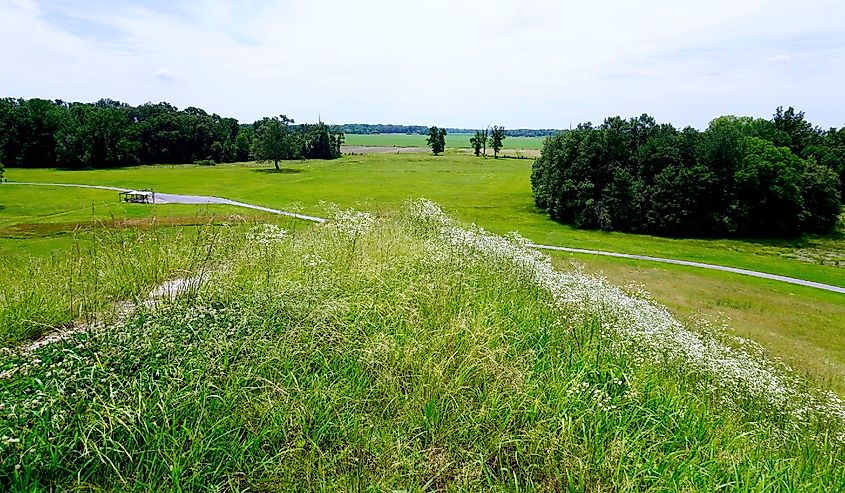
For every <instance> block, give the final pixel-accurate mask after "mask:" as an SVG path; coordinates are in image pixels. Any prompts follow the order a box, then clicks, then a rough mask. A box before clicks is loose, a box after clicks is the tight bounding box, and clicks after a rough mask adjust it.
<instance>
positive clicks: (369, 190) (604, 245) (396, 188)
mask: <svg viewBox="0 0 845 493" xmlns="http://www.w3.org/2000/svg"><path fill="white" fill-rule="evenodd" d="M530 168H531V162H530V161H528V160H514V159H500V160H493V159H489V158H488V159H476V158H472V157H469V156H465V155H461V154H455V153H450V154H447V155H443V156H430V155H425V154H413V155H392V154H386V155H359V156H345V157H343V158H342V159H340V160H337V161H332V162H320V161H305V162H299V161H297V162H291V163H286V164H285V169H283V170H282V172H281V173H275V172H273V170H271V169H268V167H267V165H254V164H247V165H224V166H215V167H203V166H154V167H137V168H122V169H113V170H96V171H57V170H26V169H12V170H9V171H8V172H7V176H8V178H9V179H10V180H14V181H36V182H37V181H40V182H66V183H81V184H95V185H96V184H109V185H114V186H121V187H127V188H145V187H152V188H154V189H156V190H159V191H167V192H172V193H198V194H206V195H218V196H224V197H227V198H231V199H236V200H242V201H246V202H251V203H255V204H259V205H264V206H268V207H277V208H282V209H290V210H296V211H302V212H305V213H309V214H324V213H326V210H327V209H326V207H325V202H330V203H334V204H337V205H339V206H341V207H357V208H361V209H367V210H376V211H390V210H396V209H397V208H398V207H399V206H400V205H401V204H402V203H403V202H404V201H405V200H406V199H408V198H414V197H426V198H429V199H431V200H433V201H435V202H437V203H439V204H441V205H442V206H443V207H445V208H446V209H447V210H448V211H450V212H451V213H454V214H456V215H457V216H458V217H459V218H461V219H463V220H466V221H471V222H477V223H478V224H480V225H482V226H484V227H486V228H488V229H490V230H492V231H494V232H498V233H507V232H508V231H511V230H516V231H519V232H520V233H521V234H523V235H525V236H526V237H528V238H530V239H531V240H533V241H535V242H537V243H545V244H549V245H564V246H571V247H579V248H589V249H594V250H611V251H617V252H622V253H639V254H644V255H652V256H657V257H669V258H679V259H684V260H693V261H700V262H708V263H714V264H721V265H728V266H733V267H741V268H747V269H752V270H760V271H765V272H771V273H775V274H782V275H787V276H793V277H798V278H802V279H808V280H813V281H818V282H824V283H828V284H833V285H837V286H845V269H843V268H841V267H842V266H843V265H845V258H843V256H842V252H843V251H845V236H843V235H842V234H840V235H839V236H832V237H803V238H798V239H793V240H748V241H743V240H715V241H714V240H689V239H668V238H660V237H653V236H647V235H628V234H622V233H605V232H601V231H583V230H577V229H574V228H571V227H567V226H563V225H560V224H558V223H555V222H553V221H551V220H549V219H547V218H546V217H545V216H544V215H543V214H541V213H538V211H537V210H536V208H535V207H534V204H533V200H532V197H531V187H530V183H529V174H530ZM23 188H24V187H22V186H20V187H16V186H14V185H9V186H6V188H3V189H2V192H3V199H2V200H3V203H2V204H0V205H2V206H5V207H6V208H5V209H2V210H0V225H5V226H6V227H9V226H10V225H11V224H12V223H28V222H62V220H63V216H62V215H61V214H56V211H61V210H62V208H63V207H65V206H64V205H56V206H53V205H50V204H52V203H53V200H44V201H39V200H38V197H45V198H47V197H51V196H55V195H53V193H54V190H55V189H46V190H45V189H27V190H24V189H23ZM55 193H60V194H65V193H67V196H68V197H73V196H74V194H78V195H79V196H81V197H94V195H86V194H87V191H85V192H58V191H56V192H55ZM96 197H97V199H96V200H93V199H87V198H86V199H79V200H75V199H71V198H67V200H68V205H67V208H68V209H69V210H73V211H74V212H71V213H70V215H69V216H67V217H72V215H73V214H75V215H76V217H77V218H82V217H86V216H87V217H90V215H91V213H90V206H91V204H92V203H94V204H95V206H96V205H97V204H100V206H101V207H102V208H101V209H100V212H97V214H100V215H101V216H103V217H106V216H107V215H109V214H112V213H115V214H123V213H124V212H121V211H122V210H123V211H125V214H127V215H128V214H136V215H141V214H145V213H148V212H146V211H147V210H149V209H150V208H149V207H148V206H143V205H141V206H131V207H128V208H126V209H119V208H120V207H124V206H120V205H119V204H117V203H116V197H117V195H116V193H112V192H104V193H102V194H101V193H99V192H98V193H97V195H96ZM89 200H91V201H90V202H89ZM39 202H43V203H39ZM16 203H17V204H18V205H15V204H16ZM108 204H113V205H108ZM29 207H33V208H38V209H40V210H39V211H37V212H35V215H36V216H38V217H37V218H33V219H32V220H28V219H26V218H27V217H31V216H28V214H29V213H28V212H27V210H26V209H27V208H29ZM173 207H177V206H173ZM51 208H55V211H52V209H51ZM51 211H52V212H51ZM173 211H174V212H175V213H179V214H186V215H190V214H195V213H196V209H191V208H185V207H177V208H176V209H173ZM230 212H234V211H230ZM241 212H242V213H243V211H241ZM22 218H23V219H22ZM837 262H838V264H839V266H840V267H836V265H834V264H836V263H837Z"/></svg>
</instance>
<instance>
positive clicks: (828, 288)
mask: <svg viewBox="0 0 845 493" xmlns="http://www.w3.org/2000/svg"><path fill="white" fill-rule="evenodd" d="M529 246H531V247H533V248H538V249H542V250H555V251H559V252H570V253H584V254H589V255H604V256H607V257H618V258H628V259H633V260H647V261H649V262H662V263H664V264H675V265H685V266H688V267H701V268H702V269H711V270H721V271H724V272H732V273H734V274H742V275H746V276H754V277H761V278H763V279H771V280H774V281H781V282H788V283H791V284H798V285H799V286H807V287H811V288H818V289H824V290H826V291H833V292H834V293H843V294H845V288H841V287H839V286H833V285H831V284H824V283H820V282H815V281H805V280H804V279H798V278H795V277H788V276H780V275H778V274H769V273H767V272H758V271H756V270H748V269H740V268H737V267H726V266H724V265H715V264H705V263H701V262H691V261H689V260H675V259H671V258H660V257H649V256H647V255H634V254H630V253H615V252H603V251H600V250H584V249H583V248H569V247H559V246H551V245H535V244H531V245H529Z"/></svg>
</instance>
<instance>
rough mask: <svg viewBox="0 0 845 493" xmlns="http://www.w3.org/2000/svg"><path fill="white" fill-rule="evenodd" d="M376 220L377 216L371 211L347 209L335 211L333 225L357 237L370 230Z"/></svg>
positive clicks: (350, 236) (346, 234)
mask: <svg viewBox="0 0 845 493" xmlns="http://www.w3.org/2000/svg"><path fill="white" fill-rule="evenodd" d="M375 222H376V217H375V216H374V215H373V214H370V213H369V212H363V211H356V210H353V209H346V210H341V211H338V212H336V213H335V215H334V217H333V221H332V225H333V226H334V227H335V228H336V229H337V231H339V232H341V233H342V234H343V235H345V236H347V237H349V238H356V237H359V236H362V235H364V234H366V233H367V232H368V231H370V229H372V227H373V225H374V224H375Z"/></svg>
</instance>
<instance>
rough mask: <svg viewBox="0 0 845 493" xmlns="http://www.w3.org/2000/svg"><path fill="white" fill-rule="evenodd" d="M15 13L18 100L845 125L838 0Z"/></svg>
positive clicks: (21, 5)
mask: <svg viewBox="0 0 845 493" xmlns="http://www.w3.org/2000/svg"><path fill="white" fill-rule="evenodd" d="M0 9H2V11H3V13H4V15H3V16H2V17H0V43H2V44H3V46H7V47H14V48H13V49H9V50H7V53H8V54H4V56H3V57H0V93H2V95H3V96H22V97H36V96H37V97H47V98H61V99H66V100H89V101H90V100H96V99H99V98H101V97H111V98H114V99H121V100H124V101H126V102H128V103H131V104H138V103H142V102H145V101H148V100H153V101H156V100H166V101H169V102H171V103H173V104H175V105H177V106H179V107H185V106H199V107H202V108H205V109H206V110H208V111H210V112H217V113H220V114H225V115H232V116H235V117H237V118H239V119H241V120H244V121H252V120H255V119H257V118H259V117H260V116H263V115H271V114H279V113H286V114H288V115H289V116H292V117H293V118H295V119H296V120H297V121H310V120H315V119H316V115H317V114H318V113H320V114H322V115H323V118H324V119H326V120H328V121H332V122H352V121H357V122H374V123H375V122H382V123H387V122H393V123H421V124H440V125H447V126H470V127H472V126H482V125H486V124H492V123H503V124H505V125H506V126H509V127H516V126H525V127H568V126H569V125H570V124H576V123H578V122H579V121H584V120H591V121H594V122H596V121H600V120H601V119H602V118H603V117H605V116H608V115H611V114H622V115H625V116H629V115H635V114H639V113H642V112H649V113H651V114H653V115H655V117H656V118H658V119H659V120H668V121H672V122H674V123H677V124H687V123H690V124H694V125H697V126H702V125H705V124H706V123H707V122H708V121H709V120H710V119H711V118H712V117H714V116H717V115H719V114H723V113H738V114H753V115H757V116H765V115H768V114H770V113H771V112H772V110H773V109H774V108H775V107H776V106H778V105H794V106H796V107H800V108H801V109H804V110H805V111H806V112H807V115H808V117H809V118H810V119H811V120H812V121H814V122H816V123H818V124H820V125H822V126H828V125H842V124H843V123H845V100H842V98H838V97H836V95H835V94H834V93H832V92H830V91H829V90H827V88H829V87H836V86H838V84H839V81H841V80H842V79H843V76H845V34H843V33H842V30H841V29H840V27H839V22H838V20H840V19H842V18H843V17H844V16H845V6H841V5H840V4H839V3H838V2H832V1H827V0H808V1H806V2H792V1H786V0H744V1H742V0H741V1H739V2H738V1H736V0H712V1H710V2H707V3H698V4H695V5H690V4H688V3H687V2H676V1H674V0H657V1H646V0H627V1H623V0H618V1H613V2H611V1H608V2H592V3H587V2H577V3H573V2H559V1H555V0H543V1H535V2H532V3H530V4H527V3H525V2H520V1H517V0H501V1H497V2H477V1H467V2H453V1H447V0H431V1H429V2H425V3H419V2H407V1H400V0H392V1H391V0H383V1H376V0H363V1H359V2H347V1H340V0H330V1H323V2H305V1H301V2H300V1H283V2H270V1H264V2H251V3H239V4H237V5H236V4H233V3H231V2H225V1H222V0H221V1H216V0H203V1H200V2H179V1H177V2H161V3H160V5H156V2H152V1H147V2H145V3H144V6H143V7H139V6H136V5H132V4H122V3H112V2H105V1H104V0H95V1H94V2H93V4H92V3H91V2H85V3H83V2H81V0H64V1H59V2H47V1H43V2H36V1H34V0H29V1H27V0H16V1H14V2H8V1H7V2H4V1H3V0H0ZM786 62H788V63H786ZM173 70H176V71H178V74H179V77H178V79H176V78H175V77H174V73H173ZM149 74H154V77H150V75H149ZM162 80H169V81H171V82H172V83H170V84H161V81H162Z"/></svg>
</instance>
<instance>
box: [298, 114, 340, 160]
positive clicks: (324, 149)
mask: <svg viewBox="0 0 845 493" xmlns="http://www.w3.org/2000/svg"><path fill="white" fill-rule="evenodd" d="M299 130H300V134H301V139H302V140H301V141H302V157H304V158H306V159H337V158H339V157H340V156H341V155H342V153H341V149H340V146H341V145H343V141H344V135H343V132H342V131H341V130H340V128H339V127H330V126H328V125H326V124H325V123H323V122H319V123H317V124H316V125H300V127H299Z"/></svg>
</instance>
